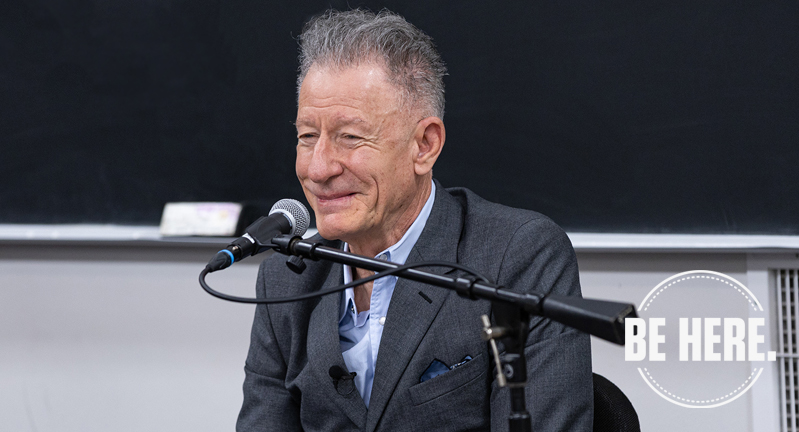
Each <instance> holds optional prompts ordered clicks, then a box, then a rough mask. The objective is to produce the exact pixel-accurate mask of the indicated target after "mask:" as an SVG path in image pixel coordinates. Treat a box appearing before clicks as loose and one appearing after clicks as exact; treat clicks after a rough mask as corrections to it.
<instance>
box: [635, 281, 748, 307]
mask: <svg viewBox="0 0 799 432" xmlns="http://www.w3.org/2000/svg"><path fill="white" fill-rule="evenodd" d="M690 279H712V280H715V281H719V282H722V283H724V284H727V285H729V286H730V287H732V288H733V289H735V290H736V291H738V293H740V294H741V295H742V296H743V297H744V298H745V299H746V301H747V302H749V304H750V305H751V306H752V309H754V310H755V311H756V312H757V305H755V303H754V302H753V301H752V299H751V298H749V296H748V295H747V294H746V293H745V292H744V291H742V290H741V289H740V288H738V287H737V286H735V285H733V284H731V283H730V282H729V281H728V280H725V279H722V278H720V277H716V276H696V275H694V276H686V277H683V278H680V279H676V280H673V281H671V282H670V283H669V284H668V285H665V286H663V287H661V288H660V289H659V290H658V292H656V293H655V295H653V296H652V298H651V299H649V302H648V303H647V304H646V306H644V311H646V310H647V309H649V306H650V305H651V304H652V302H653V301H655V299H656V298H657V296H658V295H660V293H662V292H663V291H665V290H666V288H669V287H670V286H672V285H676V284H678V283H680V282H682V281H686V280H690Z"/></svg>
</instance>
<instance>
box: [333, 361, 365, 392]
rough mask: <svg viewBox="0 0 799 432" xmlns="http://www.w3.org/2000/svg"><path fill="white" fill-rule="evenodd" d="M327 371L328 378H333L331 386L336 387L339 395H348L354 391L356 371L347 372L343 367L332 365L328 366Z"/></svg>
mask: <svg viewBox="0 0 799 432" xmlns="http://www.w3.org/2000/svg"><path fill="white" fill-rule="evenodd" d="M327 373H328V375H330V378H333V386H334V387H336V391H337V392H338V393H339V394H340V395H343V396H349V395H350V394H351V393H352V392H353V391H355V388H356V387H355V376H356V375H358V374H357V373H356V372H350V373H347V370H346V369H344V368H343V367H341V366H339V365H333V366H330V369H329V370H328V371H327ZM339 385H340V386H339Z"/></svg>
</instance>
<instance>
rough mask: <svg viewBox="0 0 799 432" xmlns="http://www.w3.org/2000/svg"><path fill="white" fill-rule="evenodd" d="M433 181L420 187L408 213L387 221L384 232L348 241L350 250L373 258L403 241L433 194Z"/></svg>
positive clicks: (424, 182) (428, 180)
mask: <svg viewBox="0 0 799 432" xmlns="http://www.w3.org/2000/svg"><path fill="white" fill-rule="evenodd" d="M431 184H432V179H430V178H426V179H425V180H424V181H423V183H422V185H421V186H420V189H419V190H420V192H419V193H418V194H416V197H415V198H414V199H413V201H412V202H411V204H410V205H409V206H408V209H407V211H405V212H404V213H402V214H401V215H400V216H399V217H397V218H396V220H392V221H387V223H386V224H385V226H384V227H382V232H377V233H369V234H366V235H364V236H363V237H362V238H357V239H353V240H352V241H347V244H348V245H349V250H350V252H352V253H355V254H358V255H363V256H368V257H373V256H377V254H379V253H380V252H382V251H384V250H386V249H388V248H389V247H391V246H392V245H394V244H396V243H397V242H398V241H400V240H401V239H402V236H404V235H405V233H406V232H407V231H408V229H409V228H410V227H411V225H413V221H415V220H416V218H417V217H419V213H421V212H422V208H424V205H425V203H426V202H427V199H428V198H430V194H431V193H432V187H431Z"/></svg>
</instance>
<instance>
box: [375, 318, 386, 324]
mask: <svg viewBox="0 0 799 432" xmlns="http://www.w3.org/2000/svg"><path fill="white" fill-rule="evenodd" d="M377 322H379V323H380V325H386V317H384V316H382V317H380V319H379V320H377Z"/></svg>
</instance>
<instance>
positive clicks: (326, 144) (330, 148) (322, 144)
mask: <svg viewBox="0 0 799 432" xmlns="http://www.w3.org/2000/svg"><path fill="white" fill-rule="evenodd" d="M338 153H339V152H338V151H337V149H336V147H335V145H334V144H333V142H332V141H331V140H330V139H329V138H328V137H327V136H326V135H322V136H320V137H319V140H318V141H317V142H316V145H314V150H313V154H312V155H311V163H310V164H309V165H308V178H309V179H310V180H311V181H313V182H314V183H324V182H326V181H327V180H328V179H330V178H332V177H335V176H337V175H339V174H341V173H342V172H343V171H344V167H343V166H342V164H341V160H340V155H339V154H338Z"/></svg>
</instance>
